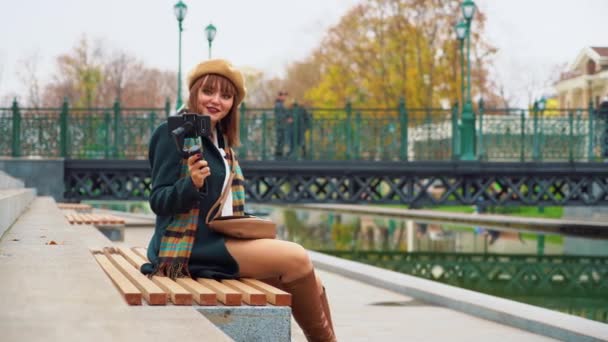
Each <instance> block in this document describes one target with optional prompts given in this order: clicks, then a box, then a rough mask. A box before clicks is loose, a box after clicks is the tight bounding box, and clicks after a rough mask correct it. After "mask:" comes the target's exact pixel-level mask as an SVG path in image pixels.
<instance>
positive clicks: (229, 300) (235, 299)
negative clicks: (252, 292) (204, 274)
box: [197, 278, 242, 306]
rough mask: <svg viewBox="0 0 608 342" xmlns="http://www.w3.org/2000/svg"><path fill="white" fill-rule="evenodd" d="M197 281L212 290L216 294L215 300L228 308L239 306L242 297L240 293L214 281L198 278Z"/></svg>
mask: <svg viewBox="0 0 608 342" xmlns="http://www.w3.org/2000/svg"><path fill="white" fill-rule="evenodd" d="M197 281H198V282H199V283H201V284H203V285H204V286H206V287H208V288H210V289H212V290H213V291H215V293H216V294H217V299H218V300H219V301H220V302H222V303H224V305H228V306H239V305H241V298H242V295H241V293H240V292H238V291H236V290H233V289H231V288H230V287H228V286H226V285H224V284H222V283H220V282H219V281H217V280H215V279H203V278H198V279H197Z"/></svg>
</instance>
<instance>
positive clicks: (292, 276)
mask: <svg viewBox="0 0 608 342" xmlns="http://www.w3.org/2000/svg"><path fill="white" fill-rule="evenodd" d="M188 87H189V89H190V97H189V100H188V111H189V112H196V113H199V114H204V115H208V116H209V117H210V119H211V126H212V130H211V131H212V137H211V139H208V138H207V137H203V138H200V140H199V141H196V140H195V139H192V140H194V142H195V143H198V144H200V145H201V147H202V151H203V156H202V157H203V158H204V159H201V158H200V157H201V156H200V155H198V156H196V155H195V156H192V157H190V158H188V159H187V160H184V161H182V159H181V157H180V156H179V154H178V153H177V149H176V146H175V144H174V142H173V141H172V140H171V137H170V135H169V132H168V128H167V123H163V124H161V125H160V126H159V127H158V128H157V129H156V131H155V132H154V133H153V135H152V138H151V140H150V150H149V159H150V165H151V168H152V193H151V195H150V206H151V208H152V210H153V211H154V212H155V213H156V215H157V219H156V229H155V231H154V235H153V236H152V240H151V241H150V244H149V247H148V259H149V260H150V263H147V264H144V265H143V266H142V272H143V273H144V274H149V275H162V276H170V277H172V278H175V277H186V276H191V277H194V278H198V277H205V278H215V279H230V278H239V277H250V278H257V279H261V280H263V281H265V282H267V283H269V284H272V285H274V286H277V287H280V288H282V289H283V290H285V291H288V292H290V293H291V294H292V312H293V316H294V318H295V319H296V321H297V322H298V324H299V325H300V327H301V328H302V330H303V331H304V334H305V335H306V337H307V339H308V340H309V341H335V340H336V338H335V334H334V331H333V326H332V322H331V315H330V311H329V306H328V303H327V298H326V296H325V290H324V288H323V286H322V285H321V283H320V281H319V280H318V278H317V277H315V273H314V270H313V266H312V263H311V261H310V258H309V256H308V254H307V252H306V250H305V249H304V248H303V247H302V246H300V245H298V244H295V243H292V242H288V241H281V240H274V239H256V240H240V239H233V238H229V237H227V236H224V235H222V234H219V233H216V232H215V231H213V230H211V229H209V227H208V226H207V225H206V224H205V217H206V216H207V212H208V211H209V210H210V208H211V206H212V205H213V204H214V203H215V202H216V201H217V199H218V198H219V196H220V195H221V193H222V189H223V188H224V183H225V182H227V180H228V177H227V176H228V173H229V170H230V167H231V166H232V165H229V164H231V163H232V161H231V158H229V156H228V155H227V154H232V153H234V152H233V151H232V149H231V148H232V147H235V146H238V144H239V132H238V128H239V112H238V110H237V108H238V106H239V104H240V103H241V101H242V100H243V98H244V97H245V94H246V89H245V86H244V80H243V76H242V74H241V72H240V71H238V70H237V69H235V68H233V67H232V65H231V64H230V63H229V62H227V61H225V60H217V59H216V60H209V61H206V62H202V63H200V64H199V65H197V66H196V67H195V68H194V70H192V71H191V72H190V74H189V76H188ZM235 160H236V159H235ZM235 163H236V161H235ZM237 165H238V164H237ZM180 169H181V171H180ZM236 169H237V173H236V177H235V179H234V180H233V182H232V184H231V189H232V191H231V192H230V193H229V194H228V198H227V200H226V202H225V203H226V205H224V207H223V210H222V216H227V215H243V214H244V212H243V205H244V188H243V184H244V180H243V178H242V174H241V172H240V168H239V167H238V166H237V168H236ZM203 187H205V188H206V189H205V190H206V191H204V192H201V191H200V190H201V189H203Z"/></svg>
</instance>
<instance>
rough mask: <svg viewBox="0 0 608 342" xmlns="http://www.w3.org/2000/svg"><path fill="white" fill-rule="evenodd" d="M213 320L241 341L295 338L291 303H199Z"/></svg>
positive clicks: (200, 308) (198, 308)
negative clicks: (225, 304)
mask: <svg viewBox="0 0 608 342" xmlns="http://www.w3.org/2000/svg"><path fill="white" fill-rule="evenodd" d="M195 309H196V310H197V311H198V312H200V313H201V314H203V316H205V317H206V318H207V319H209V321H211V323H213V324H215V325H216V326H217V327H219V328H220V329H222V331H223V332H225V333H226V334H227V335H228V336H230V337H232V338H233V339H234V340H235V341H237V342H241V341H242V342H250V341H264V342H266V341H268V342H270V341H277V342H287V341H290V340H291V308H290V307H287V306H257V307H255V306H248V307H247V306H240V307H239V306H230V307H229V306H196V307H195Z"/></svg>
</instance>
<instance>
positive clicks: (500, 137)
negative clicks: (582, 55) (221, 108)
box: [0, 100, 608, 161]
mask: <svg viewBox="0 0 608 342" xmlns="http://www.w3.org/2000/svg"><path fill="white" fill-rule="evenodd" d="M170 108H171V106H170V105H169V103H168V102H167V105H166V106H165V108H123V107H121V105H120V103H118V102H117V103H115V104H114V106H112V107H111V108H86V109H85V108H71V107H70V106H69V105H68V103H67V102H64V103H63V105H62V106H61V107H60V108H22V107H20V106H19V105H18V103H17V102H14V103H13V106H12V107H11V108H0V155H1V156H13V157H20V156H41V157H67V158H75V159H102V158H105V159H107V158H113V159H139V158H146V155H147V144H148V141H149V138H150V135H151V133H152V132H153V130H154V128H155V127H156V126H158V125H159V124H160V123H161V122H162V121H163V120H165V118H166V117H167V115H169V113H170ZM240 111H241V121H240V125H241V127H240V128H241V141H242V146H241V147H240V150H239V154H240V156H241V158H244V159H250V160H271V159H277V158H280V159H290V160H382V161H413V160H457V159H458V158H459V154H460V151H459V150H460V143H461V137H460V133H459V125H460V119H459V109H458V108H457V106H454V107H453V108H451V109H441V108H424V109H420V108H407V107H406V104H405V101H403V100H402V101H400V102H399V103H397V104H396V105H395V107H394V108H377V109H374V108H353V107H352V106H351V105H350V104H346V105H345V106H344V108H306V109H303V108H301V107H294V108H290V109H289V110H288V115H289V116H290V117H291V118H292V119H293V122H292V123H291V124H288V125H282V124H280V123H279V122H278V121H277V119H276V116H275V112H274V109H272V108H267V109H264V108H248V107H247V106H246V105H243V106H242V107H241V109H240ZM305 113H306V115H307V117H309V118H310V120H309V121H306V122H305V121H303V120H300V118H301V116H303V115H305ZM590 114H591V115H590ZM476 115H477V119H476V136H475V144H476V154H477V157H478V159H480V160H488V161H596V160H601V159H602V158H603V157H604V156H605V155H606V142H605V140H606V137H607V135H606V132H608V124H607V123H606V120H605V119H604V118H601V117H600V116H598V115H597V112H596V111H595V110H594V109H593V108H588V109H578V110H568V111H567V110H553V111H551V112H550V113H549V112H546V113H545V112H540V111H530V110H519V109H495V110H491V109H484V108H483V107H481V106H480V107H479V108H478V110H477V111H476ZM281 135H282V136H283V138H284V139H283V142H282V143H281V139H280V137H281Z"/></svg>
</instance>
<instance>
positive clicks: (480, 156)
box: [477, 98, 485, 160]
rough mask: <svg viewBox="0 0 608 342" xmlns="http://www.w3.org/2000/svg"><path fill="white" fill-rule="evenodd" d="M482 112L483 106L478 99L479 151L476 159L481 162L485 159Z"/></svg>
mask: <svg viewBox="0 0 608 342" xmlns="http://www.w3.org/2000/svg"><path fill="white" fill-rule="evenodd" d="M483 110H484V104H483V98H479V143H478V146H479V149H478V152H477V153H478V155H477V158H478V159H479V160H483V159H485V149H484V145H483Z"/></svg>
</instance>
